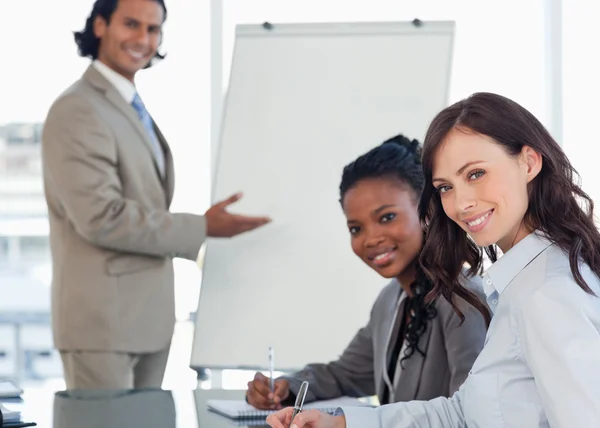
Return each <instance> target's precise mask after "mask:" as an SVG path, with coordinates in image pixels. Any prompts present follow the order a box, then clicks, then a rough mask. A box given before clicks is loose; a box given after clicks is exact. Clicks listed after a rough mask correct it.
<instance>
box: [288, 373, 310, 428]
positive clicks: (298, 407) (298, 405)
mask: <svg viewBox="0 0 600 428" xmlns="http://www.w3.org/2000/svg"><path fill="white" fill-rule="evenodd" d="M307 391H308V382H307V381H304V382H302V385H300V391H298V395H297V396H296V402H295V403H294V412H293V413H292V419H291V420H290V426H292V422H294V418H295V417H296V415H297V414H298V413H300V412H301V411H302V406H303V405H304V398H305V397H306V392H307Z"/></svg>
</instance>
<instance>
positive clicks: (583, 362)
mask: <svg viewBox="0 0 600 428" xmlns="http://www.w3.org/2000/svg"><path fill="white" fill-rule="evenodd" d="M580 268H581V273H582V275H583V278H584V279H585V281H586V282H587V284H588V286H589V287H590V288H591V289H592V290H593V291H594V293H595V294H596V295H597V296H600V281H599V279H598V278H597V277H596V275H594V273H593V272H591V270H590V269H589V267H588V266H587V265H585V264H582V265H581V267H580ZM483 284H484V290H485V293H486V296H487V301H488V304H489V306H490V308H491V309H492V311H493V312H494V316H493V319H492V323H491V324H490V328H489V330H488V334H487V338H486V342H485V346H484V348H483V350H482V351H481V353H480V354H479V357H478V358H477V360H476V361H475V363H474V365H473V368H472V370H471V372H470V373H469V376H468V377H467V380H466V381H465V383H464V384H463V385H462V386H461V388H460V389H459V390H458V391H457V392H456V393H455V394H454V395H453V396H452V397H451V398H444V397H440V398H436V399H434V400H431V401H412V402H408V403H396V404H390V405H386V406H381V407H379V408H376V409H369V408H349V407H344V408H342V409H341V410H342V411H343V412H344V414H345V416H346V426H347V428H366V427H386V428H409V427H410V428H438V427H439V428H441V427H468V428H517V427H518V428H534V427H535V428H541V427H552V428H575V427H586V428H588V427H600V298H599V297H595V296H592V295H590V294H588V293H586V292H585V291H583V290H582V289H581V288H580V287H579V286H578V285H577V283H576V282H575V280H574V278H573V276H572V274H571V269H570V266H569V259H568V255H567V254H566V253H564V252H563V251H562V250H561V249H560V248H558V247H557V246H556V245H553V244H551V243H550V242H549V241H548V240H547V239H546V238H545V237H544V236H542V235H541V234H539V233H532V234H530V235H529V236H527V237H525V238H524V239H523V240H522V241H520V242H519V243H518V244H516V245H515V246H514V247H513V248H512V249H510V250H509V251H508V252H507V253H506V254H504V255H503V256H502V257H501V258H500V259H499V260H498V261H497V262H496V263H494V264H493V265H492V266H491V267H490V268H489V269H488V271H487V272H486V273H485V275H484V276H483Z"/></svg>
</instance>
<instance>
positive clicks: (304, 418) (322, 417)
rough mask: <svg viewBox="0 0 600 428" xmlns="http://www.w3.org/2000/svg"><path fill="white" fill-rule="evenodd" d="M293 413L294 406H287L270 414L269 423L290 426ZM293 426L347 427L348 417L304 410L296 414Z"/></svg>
mask: <svg viewBox="0 0 600 428" xmlns="http://www.w3.org/2000/svg"><path fill="white" fill-rule="evenodd" d="M293 413H294V408H293V407H286V408H285V409H283V410H280V411H278V412H276V413H273V414H271V415H269V417H268V418H267V423H268V424H269V426H271V427H273V428H290V422H291V420H292V414H293ZM291 428H346V418H345V417H344V416H331V415H330V414H328V413H323V412H320V411H318V410H304V411H302V412H300V413H298V414H297V415H296V417H295V418H294V424H293V425H292V426H291Z"/></svg>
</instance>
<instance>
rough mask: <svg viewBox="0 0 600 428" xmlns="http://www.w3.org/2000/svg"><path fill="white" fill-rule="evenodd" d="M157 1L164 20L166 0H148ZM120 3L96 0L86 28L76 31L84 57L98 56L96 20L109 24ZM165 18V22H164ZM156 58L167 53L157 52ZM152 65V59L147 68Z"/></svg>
mask: <svg viewBox="0 0 600 428" xmlns="http://www.w3.org/2000/svg"><path fill="white" fill-rule="evenodd" d="M148 1H155V2H156V3H158V4H160V5H161V6H162V8H163V11H164V20H166V19H167V7H166V6H165V1H164V0H148ZM118 4H119V0H96V1H95V2H94V6H93V8H92V12H91V13H90V16H88V18H87V20H86V21H85V28H84V29H83V30H82V31H75V33H74V35H75V43H77V47H78V51H79V55H80V56H82V57H88V58H91V59H97V58H98V48H99V47H100V39H98V38H97V37H96V35H95V34H94V21H95V20H96V18H97V17H98V16H100V17H101V18H102V19H104V20H105V21H106V23H107V24H109V23H110V18H111V17H112V15H113V13H114V12H115V10H116V9H117V5H118ZM164 20H163V22H164ZM155 58H157V59H159V60H160V59H164V58H165V55H161V54H160V53H158V52H157V53H156V55H155ZM151 66H152V61H150V62H149V63H148V65H146V67H145V68H149V67H151Z"/></svg>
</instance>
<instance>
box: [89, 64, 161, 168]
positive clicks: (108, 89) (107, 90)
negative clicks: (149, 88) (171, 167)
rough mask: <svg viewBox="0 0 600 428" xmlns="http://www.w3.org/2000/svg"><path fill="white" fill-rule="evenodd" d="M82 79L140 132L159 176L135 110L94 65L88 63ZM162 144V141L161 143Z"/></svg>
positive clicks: (149, 144) (145, 133) (148, 142)
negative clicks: (101, 93)
mask: <svg viewBox="0 0 600 428" xmlns="http://www.w3.org/2000/svg"><path fill="white" fill-rule="evenodd" d="M83 79H84V80H86V81H87V82H88V83H90V84H91V85H92V86H94V87H95V88H96V89H98V90H100V91H102V92H103V93H104V95H105V96H106V98H107V99H108V100H109V101H110V102H111V103H112V104H113V105H114V106H115V107H116V108H117V109H118V110H119V111H121V113H123V115H124V116H125V117H126V118H127V119H128V120H129V122H131V124H132V125H133V127H134V128H135V129H136V130H137V132H138V133H139V134H140V137H141V138H142V140H143V141H144V143H145V146H146V148H147V149H148V150H149V151H150V154H151V155H152V160H153V161H154V167H155V169H156V173H157V174H158V175H159V177H160V171H159V169H158V163H157V162H156V156H155V155H154V151H153V150H152V142H151V141H150V136H149V135H148V132H147V131H146V129H145V128H144V125H143V124H142V121H141V120H140V118H139V116H138V115H137V113H136V112H135V110H134V109H133V107H132V106H130V105H129V104H127V103H126V102H125V100H124V99H123V97H122V96H121V94H119V92H118V91H117V89H116V88H115V87H114V86H113V85H112V84H111V83H110V82H109V81H108V80H106V79H105V78H104V76H102V74H100V72H99V71H98V70H96V69H95V68H94V66H92V65H90V66H89V67H88V69H87V70H86V71H85V73H84V75H83ZM161 144H162V143H161Z"/></svg>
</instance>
